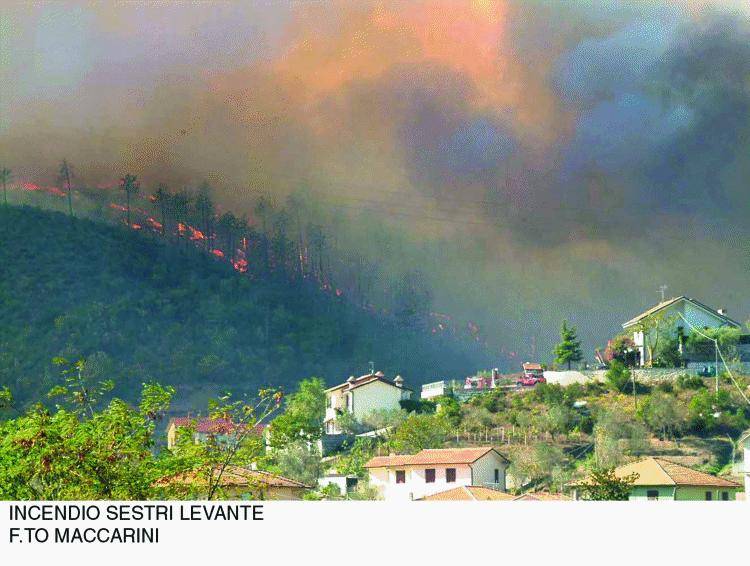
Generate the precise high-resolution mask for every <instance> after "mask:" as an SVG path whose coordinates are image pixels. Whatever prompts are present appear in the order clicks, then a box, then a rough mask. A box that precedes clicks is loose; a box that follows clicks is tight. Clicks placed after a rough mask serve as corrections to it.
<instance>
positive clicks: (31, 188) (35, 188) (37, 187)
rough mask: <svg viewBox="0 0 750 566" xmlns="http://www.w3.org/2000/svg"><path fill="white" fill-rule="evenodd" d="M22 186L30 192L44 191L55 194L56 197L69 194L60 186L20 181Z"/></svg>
mask: <svg viewBox="0 0 750 566" xmlns="http://www.w3.org/2000/svg"><path fill="white" fill-rule="evenodd" d="M20 186H21V188H22V189H23V190H24V191H29V192H37V191H38V192H43V193H47V194H50V195H54V196H56V197H65V196H67V194H66V193H65V192H64V191H62V190H60V189H59V188H58V187H42V186H40V185H37V184H35V183H27V182H23V183H20Z"/></svg>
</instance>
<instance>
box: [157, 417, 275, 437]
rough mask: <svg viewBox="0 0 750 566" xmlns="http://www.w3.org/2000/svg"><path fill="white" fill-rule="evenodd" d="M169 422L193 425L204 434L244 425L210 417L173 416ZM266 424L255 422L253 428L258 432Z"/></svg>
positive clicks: (230, 429) (224, 431)
mask: <svg viewBox="0 0 750 566" xmlns="http://www.w3.org/2000/svg"><path fill="white" fill-rule="evenodd" d="M169 422H170V424H174V425H175V426H176V427H187V426H195V432H199V433H205V434H227V433H230V432H232V431H234V430H236V429H242V428H243V427H244V425H238V424H235V423H233V422H232V421H231V420H230V419H224V418H211V417H174V418H173V419H171V420H170V421H169ZM266 426H267V425H266V424H256V425H255V426H254V427H253V428H254V429H255V431H256V432H257V433H258V434H260V433H262V432H263V430H264V429H265V428H266Z"/></svg>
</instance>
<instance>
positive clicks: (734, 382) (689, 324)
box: [677, 311, 750, 405]
mask: <svg viewBox="0 0 750 566" xmlns="http://www.w3.org/2000/svg"><path fill="white" fill-rule="evenodd" d="M677 315H678V316H679V317H680V318H681V319H682V320H684V321H685V322H686V323H687V325H688V326H689V327H690V328H692V329H693V331H695V332H696V333H698V334H700V335H701V336H703V337H704V338H706V339H707V340H711V342H713V343H714V347H715V348H716V353H717V354H718V356H719V357H721V361H722V363H723V364H724V369H726V371H727V374H729V377H730V379H731V380H732V383H733V384H734V386H735V387H736V388H737V391H739V392H740V395H742V398H743V399H744V400H745V402H746V403H747V404H748V405H750V399H748V398H747V395H745V392H744V391H742V388H741V387H740V386H739V384H738V383H737V380H736V379H735V378H734V374H732V370H731V369H729V365H728V364H727V361H726V359H724V354H723V353H722V351H721V348H719V340H718V339H716V338H711V337H710V336H707V335H706V334H704V333H703V332H701V331H700V330H699V329H698V328H696V327H695V326H694V325H693V323H691V322H690V321H689V320H688V319H686V318H685V317H684V316H683V315H682V313H681V312H679V311H678V312H677ZM715 372H716V393H718V392H719V363H718V360H717V361H716V368H715Z"/></svg>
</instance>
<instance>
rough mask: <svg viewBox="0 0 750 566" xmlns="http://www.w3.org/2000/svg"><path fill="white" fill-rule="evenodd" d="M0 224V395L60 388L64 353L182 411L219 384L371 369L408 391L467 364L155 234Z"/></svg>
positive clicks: (29, 217) (239, 387) (324, 299)
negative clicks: (56, 363) (55, 362)
mask: <svg viewBox="0 0 750 566" xmlns="http://www.w3.org/2000/svg"><path fill="white" fill-rule="evenodd" d="M0 215H2V218H1V221H0V224H1V225H2V230H1V231H0V318H1V319H2V321H3V324H2V325H1V326H0V385H7V386H9V387H11V389H12V390H13V392H14V394H15V395H16V398H17V399H18V400H19V402H21V403H24V402H27V401H29V400H32V399H37V398H39V397H40V393H43V392H45V391H47V390H48V389H49V388H50V387H51V386H52V385H53V384H54V383H55V380H56V370H55V368H54V367H53V366H52V365H51V363H50V360H51V359H53V358H55V357H58V356H62V357H65V358H68V359H78V358H87V359H88V360H89V362H90V363H89V365H88V367H89V371H92V372H94V374H98V375H107V377H110V378H114V379H115V381H116V383H117V388H116V389H115V391H114V394H116V395H119V396H121V397H122V398H124V399H127V400H133V399H134V398H135V396H136V395H137V390H138V385H139V384H140V383H141V382H142V381H148V380H157V381H159V382H160V383H164V384H166V385H179V386H180V387H179V388H178V397H177V398H176V399H175V405H176V406H177V407H178V408H180V409H181V410H190V409H193V408H194V407H195V406H196V405H198V404H203V403H204V402H205V399H207V398H208V397H209V396H211V395H215V394H217V393H218V392H220V391H221V390H222V389H224V388H231V389H233V390H235V391H238V392H252V391H256V390H257V389H259V388H260V387H265V386H269V385H272V386H281V387H285V388H288V389H291V388H292V387H293V385H294V384H296V383H297V381H298V380H300V379H301V378H303V377H306V376H310V375H319V376H323V377H324V378H325V379H326V380H327V381H328V382H329V383H332V382H337V381H339V380H341V379H342V376H347V375H350V374H351V373H353V372H356V369H357V368H356V366H357V364H360V365H361V366H362V367H363V368H364V367H366V364H367V362H368V361H369V360H376V362H377V365H378V368H379V369H382V370H383V371H385V372H386V373H393V374H395V373H397V372H398V373H401V374H403V375H404V376H405V377H406V378H407V380H408V381H409V382H410V384H412V385H418V383H420V382H421V381H424V380H429V379H431V378H433V374H432V370H431V368H434V367H436V364H437V365H439V367H440V368H441V370H442V371H445V372H447V373H451V372H463V371H465V369H466V368H467V367H471V366H472V365H473V363H472V359H473V358H472V355H473V354H469V353H467V351H465V350H462V346H461V345H460V344H459V341H458V340H456V339H455V338H452V337H449V336H445V337H433V336H432V335H430V333H429V332H428V331H425V330H424V328H422V327H420V326H414V325H410V324H407V323H406V322H404V321H403V320H402V319H403V318H404V317H397V316H386V315H383V314H380V313H378V312H374V311H373V310H372V309H364V308H362V307H361V306H358V305H355V304H353V303H350V302H348V301H347V300H346V299H345V298H344V297H337V296H335V294H332V293H325V292H322V291H321V289H320V287H319V285H318V283H317V282H313V281H308V280H304V279H293V278H290V277H289V276H288V275H287V274H285V273H283V272H281V271H267V270H263V269H260V268H259V269H258V270H254V269H253V264H252V263H251V268H250V270H249V271H248V273H247V274H245V275H241V274H239V273H237V272H235V271H234V270H233V269H232V268H231V266H230V264H229V263H227V262H224V261H221V260H218V259H216V258H215V257H213V256H212V255H210V254H208V253H206V252H205V251H204V250H201V249H199V247H198V246H195V245H187V244H189V243H190V242H183V241H179V242H175V243H169V240H168V239H166V238H161V237H160V236H159V235H158V234H155V233H151V234H148V233H146V232H136V231H131V230H126V229H124V228H123V227H117V226H111V225H107V224H103V223H98V222H92V221H89V220H82V219H75V220H74V221H72V222H71V221H70V220H69V219H68V218H66V217H65V216H63V215H61V214H60V213H54V212H47V211H42V210H39V209H34V208H28V207H22V208H17V207H7V208H5V207H3V209H2V210H0ZM263 241H265V240H263ZM272 244H273V245H277V246H281V243H279V241H276V243H274V242H270V243H268V245H269V246H271V245H272ZM250 259H251V260H252V258H250ZM407 318H408V317H407Z"/></svg>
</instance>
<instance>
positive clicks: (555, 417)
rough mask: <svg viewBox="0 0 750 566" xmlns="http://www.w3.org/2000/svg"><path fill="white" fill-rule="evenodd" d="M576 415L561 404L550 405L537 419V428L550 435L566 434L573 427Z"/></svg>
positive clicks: (553, 437) (553, 436)
mask: <svg viewBox="0 0 750 566" xmlns="http://www.w3.org/2000/svg"><path fill="white" fill-rule="evenodd" d="M575 421H576V413H575V412H574V411H573V410H572V409H570V407H568V406H566V405H563V404H561V403H558V404H555V405H552V406H551V407H549V408H548V409H547V410H546V411H544V412H543V413H542V414H541V415H540V418H539V428H540V429H541V430H542V431H544V432H548V433H549V434H550V435H552V439H553V440H554V439H555V436H556V435H558V434H567V433H568V432H569V431H570V429H571V428H573V426H575Z"/></svg>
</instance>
